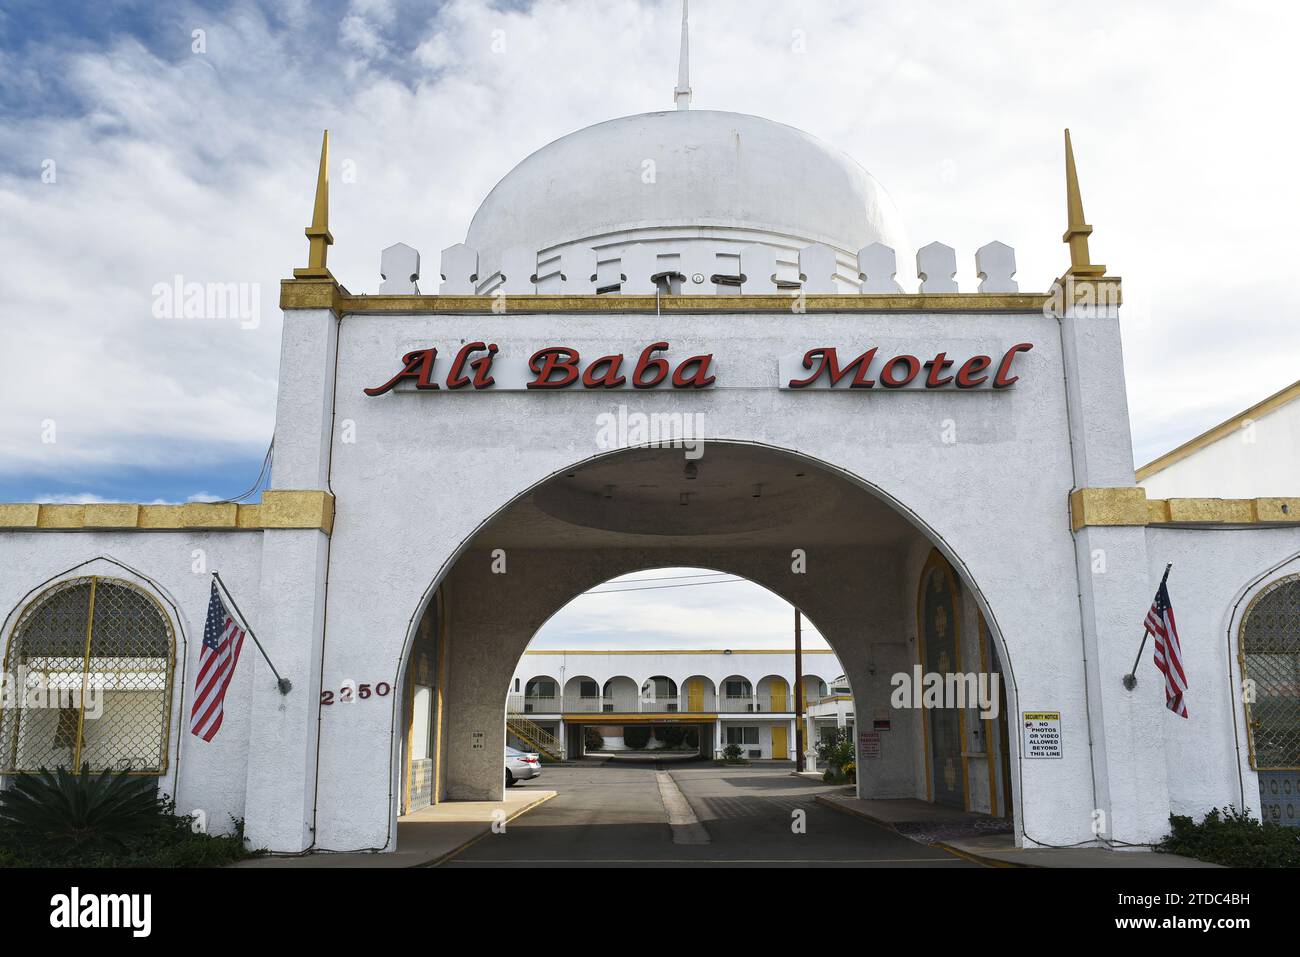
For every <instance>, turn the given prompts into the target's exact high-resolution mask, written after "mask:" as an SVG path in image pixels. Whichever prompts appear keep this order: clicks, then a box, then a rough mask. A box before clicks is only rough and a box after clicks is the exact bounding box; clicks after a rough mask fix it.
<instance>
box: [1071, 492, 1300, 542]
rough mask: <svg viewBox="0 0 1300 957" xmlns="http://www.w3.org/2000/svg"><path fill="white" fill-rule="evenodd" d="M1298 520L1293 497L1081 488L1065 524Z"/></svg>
mask: <svg viewBox="0 0 1300 957" xmlns="http://www.w3.org/2000/svg"><path fill="white" fill-rule="evenodd" d="M1295 522H1300V496H1297V497H1296V498H1153V499H1148V498H1147V497H1146V489H1143V488H1141V487H1140V486H1139V487H1129V488H1081V489H1075V490H1074V491H1073V492H1071V493H1070V524H1071V527H1072V528H1073V529H1074V530H1075V531H1076V532H1077V531H1078V530H1079V529H1081V528H1085V527H1088V526H1100V525H1155V526H1159V525H1288V524H1292V523H1295Z"/></svg>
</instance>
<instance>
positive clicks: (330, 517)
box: [262, 491, 334, 535]
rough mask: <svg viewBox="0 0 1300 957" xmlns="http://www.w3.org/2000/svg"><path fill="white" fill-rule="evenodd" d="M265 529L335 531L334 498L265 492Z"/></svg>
mask: <svg viewBox="0 0 1300 957" xmlns="http://www.w3.org/2000/svg"><path fill="white" fill-rule="evenodd" d="M262 527H263V528H319V529H320V530H321V531H322V532H324V533H325V534H326V535H328V534H330V533H331V532H332V531H334V496H333V495H331V494H330V493H329V492H270V491H268V492H263V493H262Z"/></svg>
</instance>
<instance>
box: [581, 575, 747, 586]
mask: <svg viewBox="0 0 1300 957" xmlns="http://www.w3.org/2000/svg"><path fill="white" fill-rule="evenodd" d="M719 575H721V576H724V577H728V578H731V577H735V576H733V575H732V574H731V572H707V573H705V574H700V575H664V576H663V577H662V578H611V579H610V580H609V581H607V582H604V584H606V585H628V584H633V583H636V582H666V581H673V580H675V579H678V578H717V577H718V576H719ZM596 587H597V588H599V587H600V586H599V585H597V586H596Z"/></svg>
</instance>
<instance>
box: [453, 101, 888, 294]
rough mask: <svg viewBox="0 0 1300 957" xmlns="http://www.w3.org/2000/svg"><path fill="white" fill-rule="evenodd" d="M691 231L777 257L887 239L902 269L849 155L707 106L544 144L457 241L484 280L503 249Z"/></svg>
mask: <svg viewBox="0 0 1300 957" xmlns="http://www.w3.org/2000/svg"><path fill="white" fill-rule="evenodd" d="M701 237H706V238H712V239H715V240H721V241H724V242H725V241H736V242H764V243H768V244H770V245H773V246H775V247H777V249H778V250H780V251H782V259H783V260H788V259H789V254H790V251H792V250H797V249H798V248H800V247H802V246H806V245H809V244H811V243H824V244H826V245H828V246H831V247H832V248H834V249H835V250H836V251H837V253H839V255H840V258H845V259H847V260H848V261H849V262H852V261H853V260H852V257H853V256H855V255H856V253H857V251H858V249H860V248H861V247H863V246H866V245H868V244H870V243H872V242H881V243H884V244H886V245H888V246H891V247H893V248H894V249H895V250H896V251H897V252H898V253H899V260H900V266H901V265H902V263H904V262H905V261H906V260H907V257H908V253H907V252H906V251H905V250H906V246H907V240H906V234H905V232H904V230H903V229H902V225H901V223H900V220H899V216H898V212H897V210H896V209H895V207H894V205H893V203H892V201H891V200H890V199H889V197H888V196H887V195H886V193H885V191H884V189H883V188H881V186H880V184H879V183H877V182H876V180H875V179H874V178H872V176H871V175H870V174H869V173H868V172H867V171H866V170H864V169H863V168H862V167H861V166H859V165H858V164H857V163H856V162H855V161H854V160H853V159H851V158H850V157H849V156H847V155H845V154H844V153H842V152H840V151H839V150H837V149H834V148H833V147H831V146H828V145H827V144H826V143H823V142H822V141H820V140H818V139H816V138H814V137H812V136H809V135H808V134H807V133H804V132H802V131H800V130H797V129H795V128H793V127H790V126H785V125H784V124H781V123H774V122H772V121H771V120H766V119H763V118H761V117H757V116H748V115H745V114H742V113H722V112H716V111H709V110H671V111H666V112H662V113H643V114H639V115H637V116H625V117H621V118H619V119H614V120H609V121H606V122H604V123H597V124H596V125H594V126H589V127H587V128H586V129H582V130H578V131H577V132H575V133H570V134H569V135H567V136H564V137H561V138H560V139H558V140H556V141H555V142H553V143H551V144H549V145H547V146H544V147H543V148H542V149H540V150H538V151H537V152H535V153H533V154H532V155H531V156H529V157H528V158H527V159H525V160H524V161H523V162H522V163H520V164H519V165H518V166H516V167H515V168H514V169H513V170H511V171H510V172H509V173H508V174H507V175H506V176H505V178H503V179H502V180H501V181H500V182H499V183H497V185H496V187H495V188H494V189H493V190H492V192H491V193H489V194H488V196H487V198H486V199H485V200H484V201H483V203H482V205H481V206H479V209H478V212H477V213H475V215H474V220H473V222H472V223H471V224H470V227H469V233H468V235H467V237H466V239H465V243H466V245H468V246H469V247H471V248H472V249H476V250H478V252H479V257H480V258H479V266H480V269H479V275H480V277H486V276H487V275H489V274H490V273H491V271H492V270H493V269H495V268H497V267H498V266H499V263H500V258H501V254H502V252H503V251H504V250H506V249H509V248H510V247H513V246H527V247H531V248H533V249H536V250H538V251H539V253H545V252H546V251H548V250H555V249H557V248H558V247H564V246H570V245H572V244H575V243H583V244H585V245H589V246H591V247H593V248H596V249H608V248H609V247H611V246H621V245H624V244H627V243H629V242H645V241H651V242H656V243H660V242H670V241H673V240H690V239H698V238H701ZM543 258H545V257H543ZM853 271H854V272H855V273H856V267H854V269H853Z"/></svg>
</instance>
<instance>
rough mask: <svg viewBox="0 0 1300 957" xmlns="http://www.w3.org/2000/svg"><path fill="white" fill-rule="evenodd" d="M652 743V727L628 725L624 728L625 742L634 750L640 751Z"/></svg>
mask: <svg viewBox="0 0 1300 957" xmlns="http://www.w3.org/2000/svg"><path fill="white" fill-rule="evenodd" d="M649 743H650V729H649V728H638V727H627V728H624V729H623V744H625V745H626V746H627V747H629V748H631V749H632V750H634V751H640V750H641V749H642V748H644V747H645V746H646V745H647V744H649Z"/></svg>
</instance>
